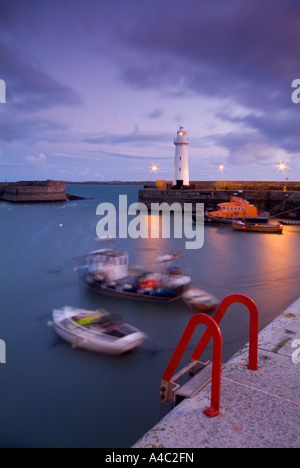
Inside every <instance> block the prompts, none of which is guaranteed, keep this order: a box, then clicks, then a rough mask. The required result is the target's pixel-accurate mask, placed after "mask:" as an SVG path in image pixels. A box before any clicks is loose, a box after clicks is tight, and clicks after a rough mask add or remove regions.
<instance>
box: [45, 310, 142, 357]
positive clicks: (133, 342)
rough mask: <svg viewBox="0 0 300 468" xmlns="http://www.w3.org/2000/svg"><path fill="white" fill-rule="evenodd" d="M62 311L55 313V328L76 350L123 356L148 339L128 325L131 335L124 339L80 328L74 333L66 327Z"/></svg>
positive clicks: (55, 311)
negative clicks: (62, 318)
mask: <svg viewBox="0 0 300 468" xmlns="http://www.w3.org/2000/svg"><path fill="white" fill-rule="evenodd" d="M61 313H62V311H60V310H54V311H53V327H54V329H55V331H56V333H57V334H58V336H60V337H61V338H62V339H63V340H65V341H66V342H68V343H70V344H71V345H72V346H73V347H74V348H81V349H85V350H88V351H92V352H97V353H105V354H116V355H118V354H123V353H126V352H128V351H131V350H132V349H134V348H136V347H138V346H140V345H141V344H142V343H143V342H144V341H145V339H146V335H145V334H144V333H143V332H141V331H139V330H137V329H135V328H134V327H131V326H129V325H127V324H126V327H127V328H128V329H130V330H131V333H130V334H128V335H125V336H123V337H122V338H115V339H114V338H113V337H111V336H109V335H104V334H100V333H95V332H92V331H90V330H84V329H81V327H79V328H78V329H74V331H72V330H69V329H67V328H66V327H64V325H63V323H62V321H61V318H60V315H61Z"/></svg>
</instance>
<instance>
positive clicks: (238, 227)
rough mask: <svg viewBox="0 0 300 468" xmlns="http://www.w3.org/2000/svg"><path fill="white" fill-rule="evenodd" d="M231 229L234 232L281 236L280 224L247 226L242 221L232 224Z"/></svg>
mask: <svg viewBox="0 0 300 468" xmlns="http://www.w3.org/2000/svg"><path fill="white" fill-rule="evenodd" d="M232 227H233V229H234V230H235V231H245V232H265V233H270V234H282V233H283V226H282V224H249V223H243V222H242V221H236V222H233V223H232Z"/></svg>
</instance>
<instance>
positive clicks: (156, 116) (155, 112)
mask: <svg viewBox="0 0 300 468" xmlns="http://www.w3.org/2000/svg"><path fill="white" fill-rule="evenodd" d="M163 113H164V111H163V110H162V109H160V108H157V109H153V111H151V112H150V113H149V114H148V118H149V119H159V118H160V117H162V115H163Z"/></svg>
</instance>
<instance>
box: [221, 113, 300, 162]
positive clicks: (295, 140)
mask: <svg viewBox="0 0 300 468" xmlns="http://www.w3.org/2000/svg"><path fill="white" fill-rule="evenodd" d="M217 116H218V117H219V118H222V119H223V120H226V121H229V122H233V123H235V124H238V125H240V126H241V127H242V128H245V129H253V130H255V131H256V132H259V133H260V134H261V135H263V137H264V139H265V140H266V142H267V143H268V144H269V145H276V146H277V147H280V148H282V149H284V150H286V151H287V152H288V153H297V152H299V147H300V132H299V112H298V109H296V108H294V107H292V106H290V110H289V111H287V110H281V111H278V113H275V114H270V113H265V112H260V113H254V112H250V113H248V114H246V115H244V116H242V117H241V116H232V115H230V113H225V112H222V113H218V114H217Z"/></svg>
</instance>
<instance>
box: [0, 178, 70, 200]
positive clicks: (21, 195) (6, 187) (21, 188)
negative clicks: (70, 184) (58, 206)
mask: <svg viewBox="0 0 300 468" xmlns="http://www.w3.org/2000/svg"><path fill="white" fill-rule="evenodd" d="M0 197H1V198H2V200H5V201H9V202H20V203H21V202H56V201H65V200H66V199H67V197H66V191H65V183H64V182H60V181H53V180H47V181H42V182H39V181H37V182H15V183H3V184H0Z"/></svg>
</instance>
